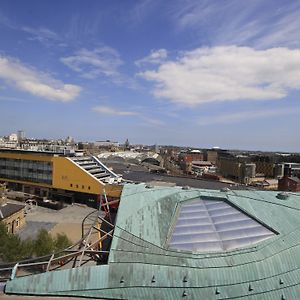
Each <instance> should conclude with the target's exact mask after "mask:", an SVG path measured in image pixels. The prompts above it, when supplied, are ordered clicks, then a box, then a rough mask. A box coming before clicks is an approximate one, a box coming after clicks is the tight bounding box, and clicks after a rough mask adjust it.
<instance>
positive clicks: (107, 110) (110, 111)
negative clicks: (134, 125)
mask: <svg viewBox="0 0 300 300" xmlns="http://www.w3.org/2000/svg"><path fill="white" fill-rule="evenodd" d="M93 111H95V112H98V113H101V114H105V115H114V116H137V115H139V113H137V112H134V111H122V110H118V109H115V108H113V107H110V106H106V105H98V106H96V107H94V108H93Z"/></svg>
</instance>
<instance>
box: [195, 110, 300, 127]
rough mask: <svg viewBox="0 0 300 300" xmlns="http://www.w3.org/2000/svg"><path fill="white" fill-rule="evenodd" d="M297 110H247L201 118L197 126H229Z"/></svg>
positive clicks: (292, 112)
mask: <svg viewBox="0 0 300 300" xmlns="http://www.w3.org/2000/svg"><path fill="white" fill-rule="evenodd" d="M299 112H300V109H298V108H294V107H292V108H275V109H274V108H273V109H268V110H247V111H240V112H236V113H230V114H226V115H217V116H210V117H202V118H200V120H198V121H197V123H198V124H199V125H214V124H230V123H239V122H244V121H249V120H254V119H261V118H269V117H275V116H285V115H292V114H299Z"/></svg>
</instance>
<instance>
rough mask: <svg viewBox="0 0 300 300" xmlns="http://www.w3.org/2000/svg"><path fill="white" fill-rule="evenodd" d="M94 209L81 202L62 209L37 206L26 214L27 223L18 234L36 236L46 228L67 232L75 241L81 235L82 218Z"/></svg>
mask: <svg viewBox="0 0 300 300" xmlns="http://www.w3.org/2000/svg"><path fill="white" fill-rule="evenodd" d="M9 201H10V202H15V203H18V202H16V201H11V200H9ZM92 211H95V209H94V208H91V207H88V206H86V205H79V204H78V205H77V204H73V205H69V206H67V207H65V208H63V209H61V210H54V209H50V208H45V207H40V206H37V207H36V208H34V209H33V210H31V211H30V212H28V213H27V214H26V218H25V220H26V225H25V226H24V227H23V228H22V229H21V230H20V231H19V232H18V233H17V234H18V235H19V236H20V238H21V239H26V238H27V237H31V238H35V237H36V236H37V234H38V232H39V230H40V229H46V230H47V231H49V232H51V233H52V234H53V235H56V234H57V233H65V234H66V235H67V236H68V238H69V239H70V240H71V241H72V242H74V243H75V242H77V241H78V240H79V239H80V237H81V223H82V220H83V219H84V218H85V216H86V215H88V214H89V213H91V212H92Z"/></svg>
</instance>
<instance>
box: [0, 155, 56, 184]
mask: <svg viewBox="0 0 300 300" xmlns="http://www.w3.org/2000/svg"><path fill="white" fill-rule="evenodd" d="M0 177H1V178H6V179H13V180H21V181H28V182H36V183H45V184H52V163H51V162H46V161H36V160H25V159H12V158H0Z"/></svg>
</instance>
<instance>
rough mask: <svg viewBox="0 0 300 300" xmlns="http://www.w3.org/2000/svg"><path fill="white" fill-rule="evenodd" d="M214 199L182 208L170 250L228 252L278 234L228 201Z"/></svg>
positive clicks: (187, 204) (198, 201) (190, 202)
mask: <svg viewBox="0 0 300 300" xmlns="http://www.w3.org/2000/svg"><path fill="white" fill-rule="evenodd" d="M215 199H216V200H206V199H201V198H199V199H197V200H192V201H188V202H186V203H184V204H183V205H181V207H180V211H179V215H178V218H177V220H176V224H175V227H174V230H173V232H172V235H171V239H170V242H169V248H170V249H176V250H186V251H193V252H213V251H228V250H233V249H237V248H241V247H246V246H252V245H253V244H256V243H258V242H261V241H264V240H266V239H268V238H270V237H272V236H274V235H275V233H274V232H272V231H271V230H269V229H268V228H266V227H265V226H263V225H262V224H260V223H259V222H257V221H256V220H254V219H252V218H251V217H249V216H248V215H246V214H244V213H243V212H241V211H240V210H238V209H236V208H234V207H233V206H231V205H229V204H228V203H227V202H226V201H223V200H221V201H220V200H219V199H220V198H215ZM224 200H225V199H224Z"/></svg>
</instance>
